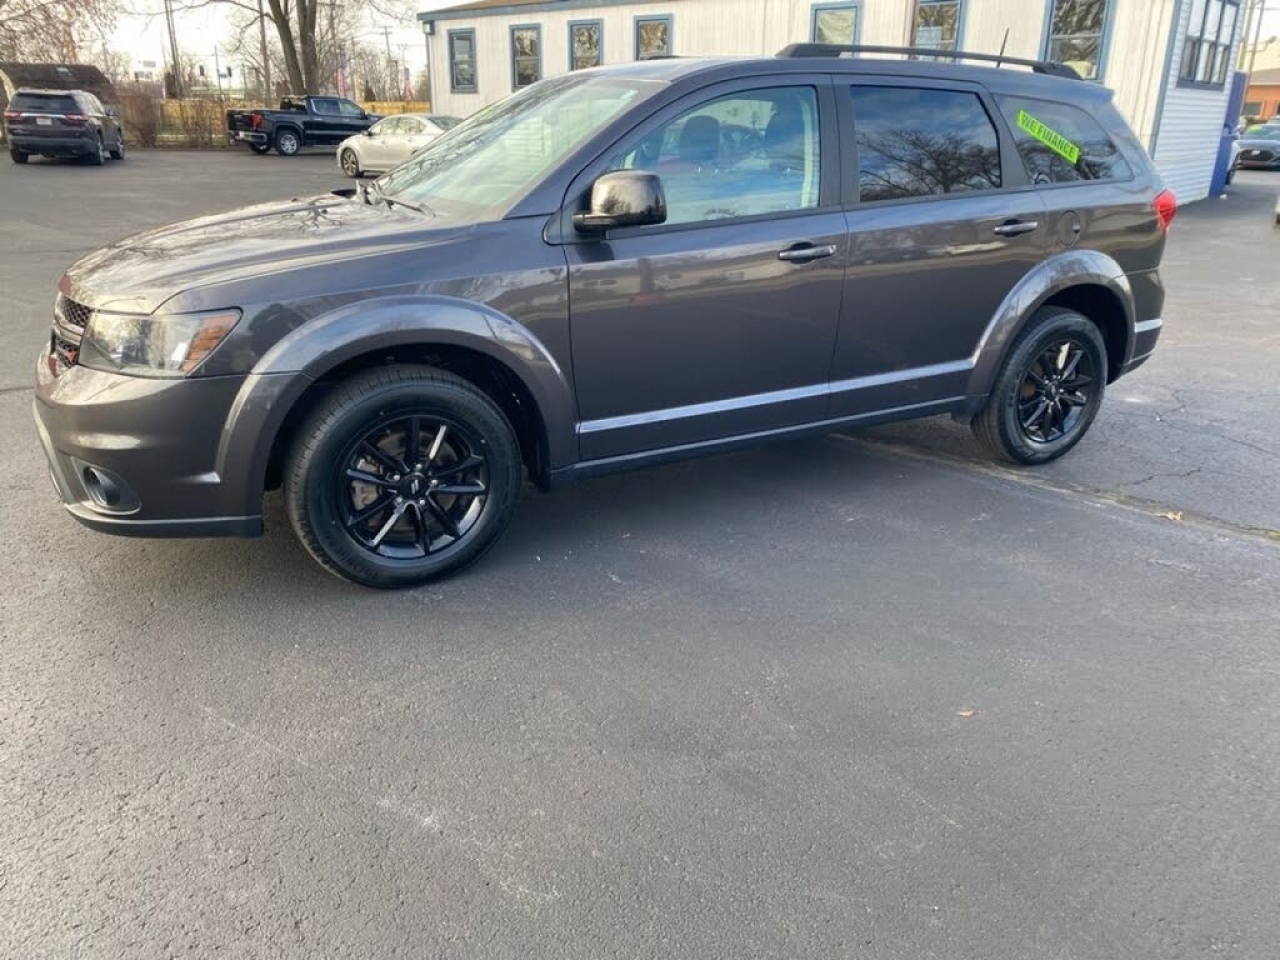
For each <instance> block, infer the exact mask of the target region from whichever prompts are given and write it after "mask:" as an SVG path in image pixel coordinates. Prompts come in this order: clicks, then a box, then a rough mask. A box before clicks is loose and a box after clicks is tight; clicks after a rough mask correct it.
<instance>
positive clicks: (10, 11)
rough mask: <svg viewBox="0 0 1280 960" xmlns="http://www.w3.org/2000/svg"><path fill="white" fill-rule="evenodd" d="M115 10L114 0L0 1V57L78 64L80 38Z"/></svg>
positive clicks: (108, 21)
mask: <svg viewBox="0 0 1280 960" xmlns="http://www.w3.org/2000/svg"><path fill="white" fill-rule="evenodd" d="M118 10H119V5H118V2H117V0H0V60H27V61H53V62H56V63H77V62H78V61H79V59H80V55H79V52H80V43H81V41H82V40H83V39H84V38H85V37H86V35H87V34H89V33H90V32H92V31H93V30H94V29H98V30H102V29H106V28H108V27H109V26H110V25H111V23H112V21H113V20H114V19H115V15H116V13H117V12H118Z"/></svg>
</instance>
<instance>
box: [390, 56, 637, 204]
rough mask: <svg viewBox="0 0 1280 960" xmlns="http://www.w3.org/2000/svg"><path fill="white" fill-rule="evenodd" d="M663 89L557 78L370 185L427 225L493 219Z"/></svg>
mask: <svg viewBox="0 0 1280 960" xmlns="http://www.w3.org/2000/svg"><path fill="white" fill-rule="evenodd" d="M662 86H663V84H662V83H660V82H655V81H652V80H635V79H624V78H614V77H600V76H596V77H591V76H583V75H579V76H572V75H570V76H563V77H554V78H552V79H550V80H544V81H542V82H541V83H537V84H534V85H533V86H531V87H526V88H525V89H523V90H521V91H519V92H518V93H515V94H513V95H512V96H510V97H507V98H506V99H505V100H502V101H499V102H498V103H495V104H493V105H492V106H490V107H486V108H485V109H483V110H481V111H480V112H478V113H476V114H474V115H473V116H471V117H469V118H468V119H466V120H464V121H463V122H461V123H459V124H458V125H457V126H456V127H454V128H453V129H452V130H450V131H449V132H448V133H445V134H441V135H440V136H439V137H437V138H436V139H435V140H433V141H432V142H431V144H430V145H428V146H427V147H426V148H424V149H423V150H421V151H420V152H419V153H418V154H416V155H415V156H414V157H413V158H412V159H411V160H409V161H407V162H406V163H404V164H403V165H402V166H400V167H397V168H396V169H395V170H393V171H392V172H391V173H388V174H387V175H386V176H384V177H382V178H381V179H379V180H378V181H377V186H378V192H379V193H381V194H382V195H383V196H386V197H390V198H392V199H393V200H401V201H404V202H406V203H409V204H412V205H414V206H418V207H421V208H422V209H423V211H424V212H426V213H428V214H429V215H431V216H433V217H438V218H447V219H465V220H481V219H484V218H486V217H498V216H501V215H502V214H504V213H505V212H506V211H507V210H509V209H510V208H511V205H512V204H513V203H514V202H515V201H516V200H517V199H518V198H519V197H520V196H521V195H522V194H523V193H525V192H526V191H527V190H528V189H529V188H530V187H532V186H533V185H534V184H536V183H537V181H538V180H539V179H540V178H541V177H543V176H544V175H545V174H546V173H547V172H548V171H549V170H551V168H552V167H554V166H555V165H556V164H557V163H558V162H560V161H561V160H562V159H564V157H566V156H567V155H568V154H569V153H570V151H572V150H573V149H575V148H576V147H578V146H579V145H580V144H582V143H583V142H584V141H586V140H587V139H588V138H589V137H591V136H592V135H593V134H595V133H596V132H597V131H599V130H600V129H601V128H602V127H604V126H605V125H606V124H607V123H608V122H609V121H610V120H612V119H613V118H614V117H616V116H618V114H620V113H621V112H622V111H623V110H625V109H627V108H628V107H631V106H633V105H635V104H637V103H639V102H641V101H642V100H644V99H646V98H648V97H649V96H651V95H652V94H654V93H656V92H657V91H658V90H660V89H661V88H662Z"/></svg>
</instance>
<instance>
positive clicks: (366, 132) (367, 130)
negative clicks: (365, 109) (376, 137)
mask: <svg viewBox="0 0 1280 960" xmlns="http://www.w3.org/2000/svg"><path fill="white" fill-rule="evenodd" d="M360 132H361V133H363V134H364V135H365V136H366V137H372V136H373V127H365V128H364V129H363V130H361V131H360Z"/></svg>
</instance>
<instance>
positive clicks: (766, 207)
mask: <svg viewBox="0 0 1280 960" xmlns="http://www.w3.org/2000/svg"><path fill="white" fill-rule="evenodd" d="M613 166H614V168H615V169H638V170H651V171H653V172H654V173H656V174H658V175H659V176H660V177H661V178H662V185H663V188H664V190H665V191H666V195H667V223H693V222H697V221H702V220H719V219H723V218H726V217H749V216H754V215H758V214H764V213H779V212H782V211H785V210H804V209H808V208H811V207H816V206H817V205H818V173H819V157H818V98H817V94H816V93H815V92H814V90H813V88H811V87H779V88H776V89H769V90H750V91H745V92H743V93H735V94H731V95H730V96H727V97H718V98H716V99H715V100H710V101H708V102H706V103H703V104H701V105H699V106H697V107H694V108H693V109H692V110H689V111H687V112H685V113H683V114H681V115H680V116H678V117H676V118H675V119H674V120H672V121H671V122H670V123H668V124H666V125H665V126H663V127H661V128H660V129H658V130H656V131H654V132H653V133H651V134H649V135H647V136H646V137H644V139H642V140H641V141H640V142H639V143H634V144H632V145H631V146H630V147H629V148H627V149H626V150H625V152H624V153H623V154H622V155H621V156H619V157H618V158H616V160H615V162H614V164H613Z"/></svg>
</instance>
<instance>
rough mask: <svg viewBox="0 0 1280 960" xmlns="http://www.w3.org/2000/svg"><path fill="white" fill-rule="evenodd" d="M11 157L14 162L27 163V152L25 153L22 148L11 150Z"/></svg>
mask: <svg viewBox="0 0 1280 960" xmlns="http://www.w3.org/2000/svg"><path fill="white" fill-rule="evenodd" d="M9 159H10V160H12V161H13V162H14V163H26V162H27V154H25V153H23V152H22V151H21V150H10V151H9Z"/></svg>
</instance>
